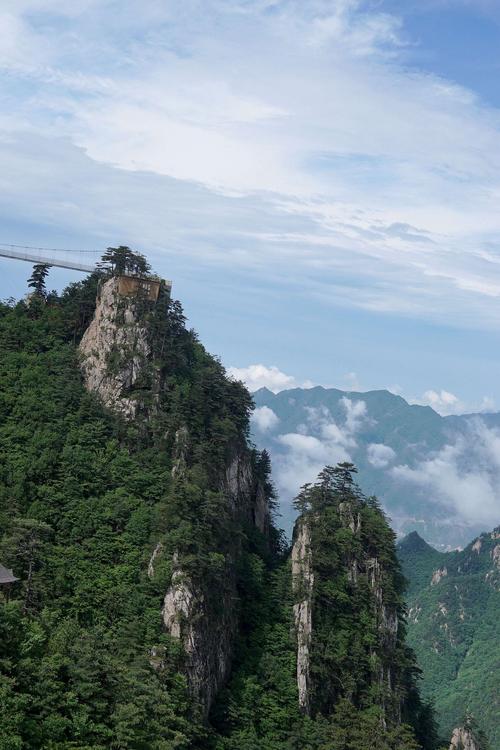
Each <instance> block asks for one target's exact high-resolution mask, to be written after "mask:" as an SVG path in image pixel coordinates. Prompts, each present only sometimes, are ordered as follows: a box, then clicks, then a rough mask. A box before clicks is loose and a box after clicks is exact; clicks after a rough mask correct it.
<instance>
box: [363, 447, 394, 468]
mask: <svg viewBox="0 0 500 750" xmlns="http://www.w3.org/2000/svg"><path fill="white" fill-rule="evenodd" d="M366 452H367V455H368V461H369V463H370V464H371V465H372V466H374V467H375V469H385V468H386V467H387V466H389V464H390V463H391V462H392V461H394V459H395V458H396V453H395V452H394V451H393V450H392V448H391V447H390V446H389V445H384V444H383V443H370V445H369V446H368V448H367V449H366Z"/></svg>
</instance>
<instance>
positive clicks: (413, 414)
mask: <svg viewBox="0 0 500 750" xmlns="http://www.w3.org/2000/svg"><path fill="white" fill-rule="evenodd" d="M254 399H255V403H256V405H257V411H256V415H255V419H254V421H253V434H254V438H255V441H256V444H257V445H258V446H260V447H261V448H265V449H266V450H268V451H269V453H270V454H271V458H272V460H273V466H274V468H275V476H276V482H277V485H278V489H279V491H280V496H281V498H282V512H283V514H284V520H285V523H286V525H287V528H288V529H290V530H291V527H292V525H293V519H294V513H293V509H292V507H291V498H292V497H293V494H294V492H295V487H296V486H297V485H300V484H302V483H303V482H306V481H311V480H312V479H313V478H314V476H315V475H316V474H317V472H318V471H319V470H320V468H321V465H323V464H324V463H327V462H328V463H335V462H336V461H342V460H344V461H345V460H352V461H353V462H354V463H355V464H356V466H357V467H358V469H359V476H360V481H361V483H362V485H363V486H364V487H366V488H367V490H368V491H369V492H370V493H373V494H376V495H377V497H378V498H379V499H380V501H381V503H382V505H383V507H384V508H385V509H386V511H387V513H388V514H389V516H390V518H391V521H392V523H393V525H394V527H395V528H396V530H397V531H398V533H408V532H410V531H413V530H416V531H418V532H420V533H421V534H422V535H423V536H424V537H425V538H426V539H428V540H429V541H430V542H431V543H433V544H435V545H436V546H437V547H439V548H440V549H443V550H447V549H453V548H455V547H458V546H464V545H465V544H467V543H468V542H469V541H470V539H472V538H473V537H474V536H477V535H478V534H480V533H481V532H482V531H484V530H485V529H487V528H490V527H491V526H492V525H493V524H495V523H496V521H497V519H496V517H495V516H494V513H493V510H492V508H494V507H495V504H496V506H497V507H498V509H499V512H500V500H498V498H497V496H496V487H497V486H498V484H499V481H500V477H499V476H498V467H497V464H496V463H495V461H494V460H493V459H492V444H493V443H494V441H495V440H496V437H497V433H496V432H495V431H496V430H497V429H498V427H499V419H498V418H496V417H495V415H485V416H484V419H483V417H482V416H481V417H478V416H474V415H469V416H464V417H441V416H440V415H439V414H437V413H436V412H435V411H433V410H432V409H431V408H430V407H427V406H425V407H424V406H416V405H410V404H408V403H407V402H406V401H405V400H404V399H403V398H401V397H400V396H395V395H394V394H392V393H389V392H388V391H370V392H367V393H357V392H346V391H340V390H337V389H335V388H322V387H316V388H310V389H301V388H295V389H292V390H288V391H282V392H280V393H277V394H274V393H271V391H269V390H267V389H265V388H263V389H261V390H259V391H257V392H256V393H255V394H254ZM445 472H446V476H447V479H448V481H446V482H445V481H444V476H445ZM472 481H474V482H475V483H478V484H479V483H481V485H482V486H483V487H484V488H486V489H485V491H487V492H489V494H490V495H491V496H492V497H491V498H490V497H488V503H489V504H490V506H491V508H490V511H489V512H488V513H487V512H486V504H485V507H484V508H483V509H482V510H481V513H480V514H479V513H478V512H477V509H474V508H473V507H472V506H470V505H467V504H466V503H465V502H464V500H463V496H464V493H465V492H466V487H467V484H468V483H471V482H472ZM488 486H490V487H491V490H490V489H489V487H488Z"/></svg>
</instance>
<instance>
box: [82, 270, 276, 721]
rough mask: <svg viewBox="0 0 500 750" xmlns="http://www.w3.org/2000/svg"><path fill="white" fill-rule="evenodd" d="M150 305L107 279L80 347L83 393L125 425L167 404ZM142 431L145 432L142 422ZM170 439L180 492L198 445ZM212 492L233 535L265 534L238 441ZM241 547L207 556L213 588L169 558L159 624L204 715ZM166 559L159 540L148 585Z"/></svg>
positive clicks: (224, 650) (224, 647) (223, 644)
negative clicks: (217, 570)
mask: <svg viewBox="0 0 500 750" xmlns="http://www.w3.org/2000/svg"><path fill="white" fill-rule="evenodd" d="M154 305H155V301H152V300H150V299H148V298H145V297H144V296H141V295H139V296H137V295H135V296H126V295H124V294H122V293H121V292H120V283H119V278H117V277H112V278H109V279H108V280H106V281H104V282H103V283H101V285H100V288H99V293H98V299H97V303H96V311H95V315H94V318H93V320H92V322H91V323H90V325H89V327H88V329H87V331H86V332H85V334H84V336H83V338H82V341H81V343H80V354H81V367H82V371H83V375H84V380H85V384H86V387H87V389H88V390H89V391H92V392H94V393H96V394H97V395H98V396H99V397H100V399H101V401H102V403H103V404H104V405H105V406H106V407H107V408H109V409H111V410H112V411H114V412H115V413H118V414H120V415H122V416H123V417H125V418H126V419H127V420H129V421H132V420H136V419H137V418H138V417H144V416H146V417H148V416H149V415H151V414H153V413H154V414H157V415H159V416H161V410H162V409H163V406H164V403H165V399H166V398H168V395H167V394H166V393H164V392H163V390H162V382H161V377H160V371H159V369H158V368H159V367H160V365H161V362H160V363H159V364H157V365H156V364H155V362H154V357H153V347H154V343H155V342H154V340H153V334H152V332H151V330H150V329H149V327H148V311H149V310H151V309H152V307H153V306H154ZM159 348H160V349H161V347H159ZM160 395H161V400H160ZM167 407H168V404H167ZM145 424H146V427H145V429H146V430H147V429H148V427H147V421H146V423H145ZM172 435H173V441H172V447H171V464H172V468H171V472H170V473H171V477H172V480H173V481H174V482H175V483H178V484H179V487H181V486H182V483H183V482H185V481H186V480H187V478H188V474H189V470H190V465H191V462H192V460H193V459H192V452H193V450H194V451H195V450H196V444H194V445H193V438H192V435H191V434H190V430H189V429H188V427H187V426H186V425H185V424H182V423H181V424H180V425H179V426H177V427H176V428H175V430H174V431H173V432H172ZM211 489H212V491H214V492H219V493H221V494H222V496H223V497H224V498H225V501H226V503H227V509H228V511H229V515H230V516H231V518H232V521H234V525H235V528H237V529H241V530H243V529H244V528H245V527H246V526H253V527H255V528H257V529H258V530H259V531H260V532H262V534H264V535H266V534H267V533H268V529H269V523H270V516H269V507H268V500H267V496H266V492H265V489H264V487H263V486H262V484H261V483H260V482H259V480H258V479H257V478H256V475H255V471H254V466H253V463H252V453H251V450H250V449H249V447H248V445H247V443H246V439H245V436H244V435H243V434H242V435H240V436H239V437H238V438H233V439H232V442H230V441H228V445H227V460H226V464H225V467H224V468H223V470H221V471H220V475H219V477H218V480H217V479H216V480H215V486H213V487H212V488H211ZM240 547H241V537H240V535H239V534H235V537H234V539H232V540H230V541H229V542H228V543H227V544H225V548H224V550H223V551H222V552H221V551H219V550H217V549H214V550H213V554H214V555H215V556H217V555H218V556H219V558H220V562H221V565H222V566H223V575H221V576H220V578H221V580H220V581H218V582H217V583H215V584H214V582H213V581H212V582H211V583H210V584H207V581H206V580H205V578H204V576H203V574H202V573H198V572H197V571H190V573H187V572H186V570H184V569H183V565H182V558H181V554H180V550H177V551H174V553H173V555H172V551H171V550H170V551H168V554H169V555H171V559H172V568H173V574H172V577H171V580H170V584H169V586H168V588H167V591H166V593H165V596H164V600H163V607H162V618H163V623H164V627H165V630H166V632H167V633H168V634H169V635H170V636H171V637H172V638H175V639H177V640H179V641H181V643H182V646H183V650H184V669H185V673H186V676H187V680H188V685H189V689H190V692H191V695H192V696H193V697H194V698H195V699H196V701H197V702H198V703H199V705H200V706H201V708H202V710H203V712H204V713H205V714H208V712H209V710H210V707H211V706H212V703H213V701H214V698H215V696H216V694H217V692H218V691H219V689H220V688H221V686H222V685H223V684H224V682H225V681H226V679H227V677H228V675H229V673H230V670H231V662H232V657H233V648H234V642H235V638H236V635H237V632H238V625H239V611H238V601H239V599H238V591H237V574H236V568H237V561H238V556H239V554H240V552H241V549H240ZM164 554H167V549H166V546H165V544H164V540H157V542H156V544H155V546H154V548H153V549H152V550H151V554H150V558H149V562H148V565H147V575H148V577H149V578H150V579H154V576H155V565H156V563H157V561H158V558H159V556H160V555H164ZM161 658H162V657H161V649H160V650H158V649H155V650H154V653H152V656H151V659H152V661H151V663H152V664H153V665H154V666H155V667H158V666H159V665H160V664H161Z"/></svg>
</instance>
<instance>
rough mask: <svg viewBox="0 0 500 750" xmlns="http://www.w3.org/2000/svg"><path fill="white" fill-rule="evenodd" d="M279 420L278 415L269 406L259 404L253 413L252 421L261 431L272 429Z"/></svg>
mask: <svg viewBox="0 0 500 750" xmlns="http://www.w3.org/2000/svg"><path fill="white" fill-rule="evenodd" d="M279 421H280V420H279V417H278V415H277V414H275V412H274V411H273V410H272V409H270V408H269V406H259V407H258V408H257V409H255V411H254V412H253V414H252V422H253V423H254V424H255V425H256V426H257V429H258V430H259V431H260V432H267V431H268V430H272V429H273V428H274V427H276V426H277V425H278V424H279Z"/></svg>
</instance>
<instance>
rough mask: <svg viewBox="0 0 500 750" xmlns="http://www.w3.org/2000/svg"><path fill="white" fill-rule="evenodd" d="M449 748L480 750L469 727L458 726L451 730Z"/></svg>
mask: <svg viewBox="0 0 500 750" xmlns="http://www.w3.org/2000/svg"><path fill="white" fill-rule="evenodd" d="M450 750H481V747H480V745H479V744H478V743H477V742H476V740H475V738H474V735H473V733H472V731H471V730H470V729H465V728H464V727H458V728H457V729H455V730H454V731H453V735H452V738H451V744H450Z"/></svg>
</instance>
